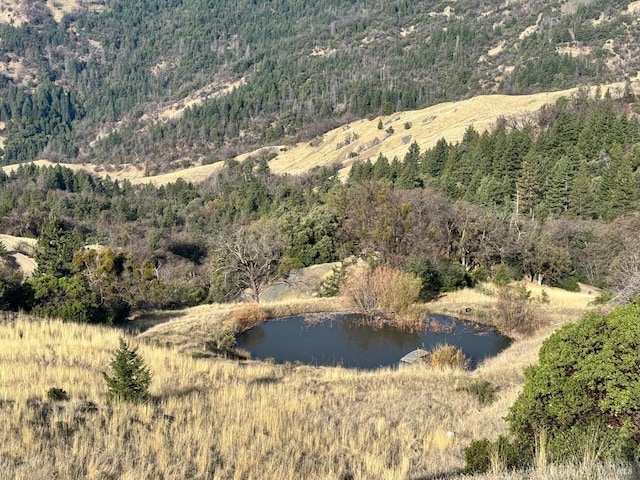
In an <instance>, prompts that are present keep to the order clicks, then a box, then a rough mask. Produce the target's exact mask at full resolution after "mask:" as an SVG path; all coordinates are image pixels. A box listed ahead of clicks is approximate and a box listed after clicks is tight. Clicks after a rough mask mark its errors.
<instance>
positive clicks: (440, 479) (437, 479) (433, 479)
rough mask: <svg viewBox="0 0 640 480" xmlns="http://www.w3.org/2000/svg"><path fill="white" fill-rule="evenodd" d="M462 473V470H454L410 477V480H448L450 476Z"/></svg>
mask: <svg viewBox="0 0 640 480" xmlns="http://www.w3.org/2000/svg"><path fill="white" fill-rule="evenodd" d="M463 474H464V470H454V471H453V472H447V473H434V474H433V475H426V476H423V477H412V478H411V480H450V479H452V478H460V476H461V475H463Z"/></svg>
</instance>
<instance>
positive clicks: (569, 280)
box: [551, 275, 580, 292]
mask: <svg viewBox="0 0 640 480" xmlns="http://www.w3.org/2000/svg"><path fill="white" fill-rule="evenodd" d="M551 286H552V287H558V288H562V289H563V290H566V291H568V292H579V291H580V285H579V284H578V277H576V276H575V275H570V276H568V277H564V278H561V279H559V280H557V281H555V282H551Z"/></svg>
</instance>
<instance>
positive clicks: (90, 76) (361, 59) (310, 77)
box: [0, 0, 640, 173]
mask: <svg viewBox="0 0 640 480" xmlns="http://www.w3.org/2000/svg"><path fill="white" fill-rule="evenodd" d="M2 11H3V14H2V16H1V17H0V38H1V39H2V41H0V60H1V61H0V94H1V95H0V98H2V102H0V122H2V123H1V124H0V136H2V137H4V139H3V141H2V144H3V147H2V148H3V151H2V152H0V162H1V163H5V164H8V163H16V162H21V161H27V160H33V159H35V158H38V157H40V158H42V157H44V158H48V159H50V160H56V161H60V160H67V161H71V162H73V163H79V162H82V161H89V162H92V163H127V164H128V163H135V164H139V165H145V168H147V169H148V170H149V171H150V172H152V173H160V172H163V171H167V170H168V169H172V168H173V169H175V166H177V165H179V164H180V163H182V164H186V163H188V162H191V163H192V164H199V163H200V162H201V161H205V162H206V163H211V162H213V161H215V160H218V159H226V158H231V157H233V156H235V155H237V154H240V153H245V152H247V151H250V150H253V149H255V148H257V147H260V146H264V145H265V144H269V145H276V144H282V143H292V142H293V143H296V142H303V141H310V140H312V139H313V138H316V137H317V136H318V135H320V134H323V133H325V132H326V131H329V130H330V129H331V128H333V127H336V126H338V125H340V124H344V123H347V122H352V121H353V120H355V119H359V118H368V117H371V116H377V115H380V114H387V115H388V114H390V113H393V112H397V111H405V110H412V109H421V108H424V107H427V106H429V105H434V104H438V103H442V102H445V101H453V100H460V99H464V98H469V97H471V96H475V95H478V94H489V93H507V94H525V93H535V92H539V91H543V90H556V89H564V88H568V87H573V86H576V85H578V84H584V83H591V84H596V83H606V82H610V81H624V80H625V79H626V78H635V76H636V72H637V71H638V69H639V68H640V64H639V60H638V59H639V58H640V55H637V51H638V42H637V39H638V38H640V34H639V33H640V32H638V28H640V27H639V26H638V22H637V15H638V13H639V10H638V8H637V2H628V1H616V2H604V1H573V0H570V1H563V2H559V3H557V4H552V5H550V4H548V2H543V1H541V0H534V1H524V0H516V1H512V2H509V3H508V4H505V3H504V2H501V1H491V2H478V1H477V0H460V1H457V2H447V1H435V0H428V1H417V2H407V1H404V0H396V1H393V2H387V1H382V0H374V1H368V2H352V1H346V0H340V1H329V0H323V1H320V2H312V3H308V2H299V1H285V0H277V1H273V2H269V3H260V4H255V2H250V1H239V2H238V1H231V0H224V1H220V2H216V3H215V8H213V7H212V6H211V5H210V4H209V3H208V2H204V1H196V2H181V1H178V0H145V1H142V2H140V1H133V0H111V1H108V2H97V1H80V0H77V1H68V2H66V1H65V2H54V3H52V4H49V2H44V1H42V0H38V1H33V2H24V1H17V0H13V1H10V0H3V3H2ZM2 20H4V21H6V22H8V23H5V24H2ZM170 165H173V166H170Z"/></svg>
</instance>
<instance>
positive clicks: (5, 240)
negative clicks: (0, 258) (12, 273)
mask: <svg viewBox="0 0 640 480" xmlns="http://www.w3.org/2000/svg"><path fill="white" fill-rule="evenodd" d="M0 242H2V244H3V245H4V246H5V248H6V250H7V252H6V253H5V255H4V257H5V259H6V260H7V261H8V263H9V264H10V265H12V267H13V268H17V269H20V270H21V271H22V273H23V274H24V276H25V277H30V276H31V275H32V274H33V272H34V270H35V269H36V267H37V264H36V262H35V260H34V259H33V258H32V257H33V249H34V247H35V245H36V239H35V238H25V237H14V236H13V235H5V234H0Z"/></svg>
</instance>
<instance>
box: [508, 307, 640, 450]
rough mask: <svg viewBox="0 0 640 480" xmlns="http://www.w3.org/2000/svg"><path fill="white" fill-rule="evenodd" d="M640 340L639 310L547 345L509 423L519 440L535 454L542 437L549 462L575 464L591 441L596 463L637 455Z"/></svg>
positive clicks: (566, 331)
mask: <svg viewBox="0 0 640 480" xmlns="http://www.w3.org/2000/svg"><path fill="white" fill-rule="evenodd" d="M639 338H640V302H637V303H636V304H633V305H630V306H627V307H625V308H619V309H617V310H614V311H613V312H611V313H609V314H608V315H603V314H600V313H596V312H591V313H588V314H586V315H585V316H584V317H583V318H582V319H581V320H580V321H579V322H577V323H573V324H567V325H565V326H564V327H563V328H562V329H560V330H559V331H558V332H556V333H555V334H553V335H552V336H551V337H549V338H548V339H547V340H546V341H545V342H544V343H543V345H542V347H541V349H540V353H539V364H538V365H535V366H532V367H529V368H528V369H527V370H526V371H525V385H524V389H523V391H522V393H521V394H520V396H519V397H518V399H517V400H516V402H515V403H514V405H513V406H512V407H511V409H510V411H509V415H508V417H507V419H508V421H509V424H510V429H511V432H512V433H513V434H514V435H515V437H516V439H517V440H518V441H519V442H521V443H523V444H525V445H528V446H532V445H533V444H534V441H535V435H536V433H537V432H541V431H545V432H546V438H547V449H548V451H549V454H550V455H551V457H552V458H567V457H570V456H571V455H574V454H575V450H576V445H582V444H584V443H585V442H586V441H588V442H589V443H590V444H592V445H598V448H597V449H596V450H595V452H594V453H593V455H596V456H597V457H599V460H603V459H608V460H619V459H631V458H634V457H635V456H636V455H638V453H640V407H639V406H638V402H637V399H638V398H640V381H639V380H638V373H639V369H638V365H640V351H639V350H638V339H639Z"/></svg>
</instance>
